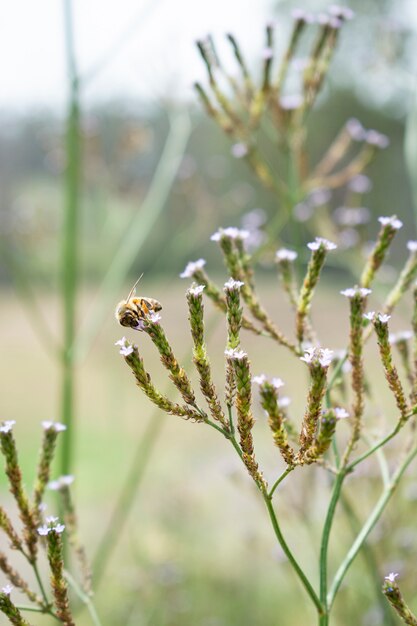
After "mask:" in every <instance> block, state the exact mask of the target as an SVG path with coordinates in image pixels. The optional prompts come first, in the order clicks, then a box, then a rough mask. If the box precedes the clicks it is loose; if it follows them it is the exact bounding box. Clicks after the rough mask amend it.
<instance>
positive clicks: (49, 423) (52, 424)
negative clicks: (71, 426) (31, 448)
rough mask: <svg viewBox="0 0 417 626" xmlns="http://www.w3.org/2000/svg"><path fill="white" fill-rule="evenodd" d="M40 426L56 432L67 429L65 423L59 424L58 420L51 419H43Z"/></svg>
mask: <svg viewBox="0 0 417 626" xmlns="http://www.w3.org/2000/svg"><path fill="white" fill-rule="evenodd" d="M42 428H43V429H44V430H54V431H55V432H56V433H62V432H63V431H64V430H67V427H66V426H65V424H61V423H60V422H52V421H44V422H42Z"/></svg>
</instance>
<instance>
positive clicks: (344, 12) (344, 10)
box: [328, 4, 355, 20]
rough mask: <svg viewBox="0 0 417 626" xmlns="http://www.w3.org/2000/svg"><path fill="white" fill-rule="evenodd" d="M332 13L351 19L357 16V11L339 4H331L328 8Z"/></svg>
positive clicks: (344, 18)
mask: <svg viewBox="0 0 417 626" xmlns="http://www.w3.org/2000/svg"><path fill="white" fill-rule="evenodd" d="M328 11H329V13H330V15H334V16H335V17H340V18H341V19H343V20H351V19H353V18H354V17H355V13H354V12H353V11H352V9H349V8H348V7H342V6H339V5H338V4H331V5H330V6H329V8H328Z"/></svg>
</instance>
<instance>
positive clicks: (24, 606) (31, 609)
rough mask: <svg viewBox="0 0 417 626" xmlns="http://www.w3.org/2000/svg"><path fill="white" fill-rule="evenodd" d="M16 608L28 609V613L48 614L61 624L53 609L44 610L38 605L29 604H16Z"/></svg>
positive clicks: (20, 609)
mask: <svg viewBox="0 0 417 626" xmlns="http://www.w3.org/2000/svg"><path fill="white" fill-rule="evenodd" d="M16 608H17V609H18V610H19V611H28V612H29V613H42V615H50V616H51V617H53V618H54V619H56V620H57V622H59V623H60V624H62V622H61V620H60V619H59V617H58V616H57V615H55V613H54V612H53V611H45V609H41V607H40V606H30V605H28V604H16Z"/></svg>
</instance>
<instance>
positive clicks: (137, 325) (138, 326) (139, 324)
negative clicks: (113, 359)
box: [120, 320, 145, 354]
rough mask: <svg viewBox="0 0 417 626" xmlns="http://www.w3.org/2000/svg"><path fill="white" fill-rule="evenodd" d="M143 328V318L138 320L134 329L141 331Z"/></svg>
mask: <svg viewBox="0 0 417 626" xmlns="http://www.w3.org/2000/svg"><path fill="white" fill-rule="evenodd" d="M144 328H145V322H144V320H138V323H137V324H136V326H135V330H138V331H139V332H141V331H143V330H144ZM120 354H123V352H120Z"/></svg>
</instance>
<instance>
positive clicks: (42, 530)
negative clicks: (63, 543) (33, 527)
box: [37, 516, 65, 537]
mask: <svg viewBox="0 0 417 626" xmlns="http://www.w3.org/2000/svg"><path fill="white" fill-rule="evenodd" d="M45 522H46V523H45V524H43V526H39V528H38V529H37V530H38V534H39V535H41V537H46V535H49V533H50V532H52V531H53V532H55V533H57V534H58V535H60V534H61V533H63V532H64V530H65V524H57V522H58V518H57V517H53V516H51V517H46V518H45Z"/></svg>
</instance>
